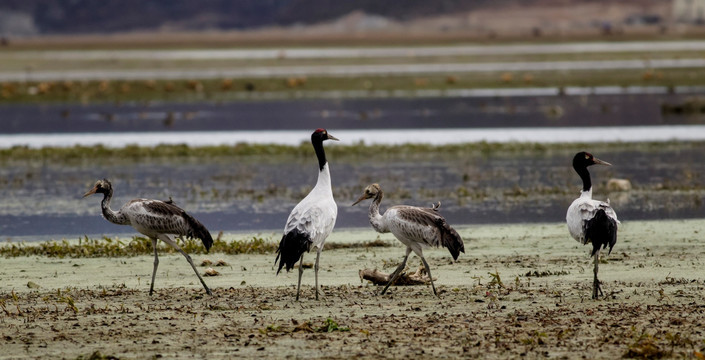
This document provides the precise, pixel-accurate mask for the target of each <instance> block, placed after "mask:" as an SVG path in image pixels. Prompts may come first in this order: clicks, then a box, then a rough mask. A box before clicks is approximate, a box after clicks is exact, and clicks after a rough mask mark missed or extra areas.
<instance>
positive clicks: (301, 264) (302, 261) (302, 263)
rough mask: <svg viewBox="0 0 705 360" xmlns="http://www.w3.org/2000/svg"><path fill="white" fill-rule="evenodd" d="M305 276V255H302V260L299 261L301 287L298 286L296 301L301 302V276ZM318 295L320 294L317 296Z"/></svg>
mask: <svg viewBox="0 0 705 360" xmlns="http://www.w3.org/2000/svg"><path fill="white" fill-rule="evenodd" d="M303 274H304V254H301V259H299V285H297V286H296V301H299V294H301V276H302V275H303ZM316 295H318V294H316Z"/></svg>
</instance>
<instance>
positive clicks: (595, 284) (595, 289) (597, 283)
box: [592, 250, 604, 299]
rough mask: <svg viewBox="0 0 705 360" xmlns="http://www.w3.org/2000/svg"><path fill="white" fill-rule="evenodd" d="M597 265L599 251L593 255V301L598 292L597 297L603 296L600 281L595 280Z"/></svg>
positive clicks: (598, 262)
mask: <svg viewBox="0 0 705 360" xmlns="http://www.w3.org/2000/svg"><path fill="white" fill-rule="evenodd" d="M599 264H600V251H599V250H598V251H597V252H596V253H595V269H593V273H594V274H595V278H594V279H593V282H592V298H593V299H597V298H598V295H597V293H598V292H599V293H600V295H599V296H604V294H603V293H602V287H600V280H597V271H598V267H599Z"/></svg>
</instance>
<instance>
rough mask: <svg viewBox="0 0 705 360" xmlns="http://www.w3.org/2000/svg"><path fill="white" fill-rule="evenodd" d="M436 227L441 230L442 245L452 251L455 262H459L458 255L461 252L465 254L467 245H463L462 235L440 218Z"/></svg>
mask: <svg viewBox="0 0 705 360" xmlns="http://www.w3.org/2000/svg"><path fill="white" fill-rule="evenodd" d="M436 225H437V226H438V229H440V230H441V245H443V246H444V247H445V248H447V249H448V251H450V255H452V256H453V260H454V261H455V260H458V255H460V253H461V252H462V253H465V245H463V239H462V238H461V237H460V234H458V232H457V231H455V229H453V228H452V227H450V225H448V223H447V222H446V221H445V220H444V219H443V218H439V219H438V221H437V223H436Z"/></svg>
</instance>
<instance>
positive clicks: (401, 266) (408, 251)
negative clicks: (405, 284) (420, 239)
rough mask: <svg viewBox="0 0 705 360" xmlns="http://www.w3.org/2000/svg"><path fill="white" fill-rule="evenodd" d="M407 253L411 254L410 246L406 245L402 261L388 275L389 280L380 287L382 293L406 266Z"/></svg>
mask: <svg viewBox="0 0 705 360" xmlns="http://www.w3.org/2000/svg"><path fill="white" fill-rule="evenodd" d="M409 254H411V248H410V247H407V248H406V255H404V261H402V262H401V264H399V266H398V267H397V269H396V270H394V272H393V273H392V275H390V276H389V282H388V283H387V285H386V286H385V287H384V289H382V295H384V293H385V292H386V291H387V289H388V288H389V286H390V285H392V284H394V282H395V281H397V278H398V277H399V275H401V272H402V271H404V268H405V267H406V260H407V259H408V258H409Z"/></svg>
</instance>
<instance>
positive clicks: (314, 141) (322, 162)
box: [311, 137, 328, 171]
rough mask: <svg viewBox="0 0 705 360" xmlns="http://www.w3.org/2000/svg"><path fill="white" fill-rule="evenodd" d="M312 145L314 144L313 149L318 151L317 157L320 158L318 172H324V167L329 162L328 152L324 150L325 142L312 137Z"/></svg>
mask: <svg viewBox="0 0 705 360" xmlns="http://www.w3.org/2000/svg"><path fill="white" fill-rule="evenodd" d="M311 144H313V149H314V150H316V157H317V158H318V170H319V171H323V166H325V165H326V163H327V162H328V161H327V160H326V152H325V150H323V140H322V139H321V138H319V137H312V138H311Z"/></svg>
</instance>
